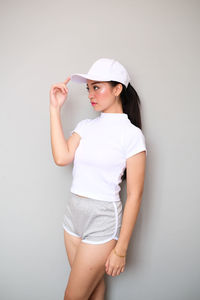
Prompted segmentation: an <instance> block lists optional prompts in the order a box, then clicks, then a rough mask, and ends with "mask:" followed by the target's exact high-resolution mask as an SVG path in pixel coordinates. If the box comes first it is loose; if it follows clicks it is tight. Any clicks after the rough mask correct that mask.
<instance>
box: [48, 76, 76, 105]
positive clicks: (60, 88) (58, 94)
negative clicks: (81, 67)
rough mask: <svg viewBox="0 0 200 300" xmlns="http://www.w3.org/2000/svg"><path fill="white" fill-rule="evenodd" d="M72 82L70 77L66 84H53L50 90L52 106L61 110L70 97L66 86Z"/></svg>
mask: <svg viewBox="0 0 200 300" xmlns="http://www.w3.org/2000/svg"><path fill="white" fill-rule="evenodd" d="M70 80H71V78H70V76H69V77H67V79H66V80H65V81H64V82H60V83H57V84H53V85H52V86H51V89H50V106H53V107H55V108H58V109H60V108H61V106H62V105H63V103H64V102H65V100H66V99H67V95H68V88H67V87H66V84H67V83H68V82H69V81H70Z"/></svg>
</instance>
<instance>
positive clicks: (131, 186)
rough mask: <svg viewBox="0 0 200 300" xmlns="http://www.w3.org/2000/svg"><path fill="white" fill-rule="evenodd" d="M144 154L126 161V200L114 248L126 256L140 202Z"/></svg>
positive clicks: (141, 153) (144, 162) (143, 173)
mask: <svg viewBox="0 0 200 300" xmlns="http://www.w3.org/2000/svg"><path fill="white" fill-rule="evenodd" d="M145 164H146V153H145V151H143V152H140V153H138V154H136V155H134V156H132V157H130V158H129V159H127V167H126V176H127V178H126V181H127V200H126V202H125V206H124V213H123V218H122V226H121V230H120V235H119V239H118V241H117V244H116V246H115V249H116V252H117V253H119V254H120V255H126V252H127V249H128V245H129V242H130V239H131V235H132V232H133V229H134V226H135V223H136V219H137V215H138V212H139V209H140V204H141V200H142V194H143V187H144V177H145Z"/></svg>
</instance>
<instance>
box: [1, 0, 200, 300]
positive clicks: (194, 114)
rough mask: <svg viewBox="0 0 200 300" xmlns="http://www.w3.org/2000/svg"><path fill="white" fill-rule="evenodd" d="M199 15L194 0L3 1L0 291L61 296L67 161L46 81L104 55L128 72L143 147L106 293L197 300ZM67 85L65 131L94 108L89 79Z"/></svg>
mask: <svg viewBox="0 0 200 300" xmlns="http://www.w3.org/2000/svg"><path fill="white" fill-rule="evenodd" d="M199 25H200V1H195V0H187V1H186V0H183V1H181V0H179V1H178V0H168V1H162V0H161V1H159V0H147V1H145V0H137V1H134V0H124V1H116V0H115V1H113V0H112V1H105V0H101V1H94V0H93V1H89V0H85V1H64V0H62V1H47V0H40V1H39V0H35V1H25V0H24V1H22V0H21V1H20V0H19V1H14V0H12V1H11V0H10V1H9V0H7V1H5V0H4V1H1V2H0V28H1V29H0V31H1V33H0V34H1V36H0V41H1V46H0V51H1V56H0V73H1V74H0V97H1V99H0V103H1V106H0V107H1V109H0V242H1V245H0V278H1V280H0V299H2V300H14V299H15V300H16V299H20V300H27V299H29V300H35V299H38V300H43V299H48V300H55V299H60V300H61V299H63V295H64V290H65V287H66V284H67V279H68V275H69V272H70V268H69V264H68V261H67V256H66V253H65V248H64V241H63V229H62V220H63V214H64V210H65V205H66V202H67V198H68V195H69V193H70V192H69V189H70V186H71V180H72V174H71V172H72V164H71V165H70V166H66V167H58V166H56V165H55V163H54V162H53V157H52V153H51V145H50V119H49V89H50V86H51V85H52V84H53V83H57V82H59V81H63V80H64V79H66V78H67V76H69V75H70V74H72V73H75V72H78V73H85V72H87V71H88V69H89V67H90V66H91V64H92V63H93V62H94V61H95V60H97V59H98V58H100V57H109V58H115V59H117V60H119V61H120V62H121V63H122V64H123V65H124V66H125V67H126V68H127V70H128V72H129V73H130V75H131V78H132V84H133V85H134V86H135V88H136V90H137V91H138V93H139V95H140V97H141V101H142V112H141V113H142V119H143V133H144V135H145V137H146V142H147V147H148V161H147V169H146V170H147V172H146V177H145V178H146V179H145V187H144V194H143V201H142V206H141V209H140V213H139V215H138V219H137V223H136V226H135V228H134V232H133V236H132V239H131V242H130V245H129V249H128V258H127V265H126V270H125V272H124V273H123V274H121V275H120V276H117V277H110V276H107V277H106V279H107V286H108V287H107V297H106V299H109V300H121V299H126V300H132V299H135V300H146V299H148V300H161V299H162V300H169V299H170V300H188V299H190V300H197V299H199V295H200V287H199V275H200V274H199V273H200V272H199V270H200V269H199V267H200V266H199V265H200V262H199V251H200V249H199V248H200V247H199V244H200V243H199V230H198V229H199V208H200V204H199V200H200V197H199V196H200V195H199V194H200V193H199V150H200V143H199V96H200V91H199V79H200V76H199V75H200V71H199V70H200V64H199V53H200V35H199V29H200V28H199V27H200V26H199ZM69 89H70V92H69V97H68V100H67V102H66V103H65V104H64V107H63V109H62V120H63V128H64V132H65V136H66V138H67V137H68V136H69V132H70V130H72V129H73V128H74V126H75V125H76V123H77V122H78V121H79V120H81V119H82V118H86V117H95V116H96V115H97V114H98V113H96V112H95V111H94V110H93V108H92V107H91V106H90V104H89V99H88V98H87V93H86V90H85V86H84V85H78V84H76V83H72V82H70V83H69ZM121 197H122V199H123V202H125V197H126V190H125V185H122V193H121Z"/></svg>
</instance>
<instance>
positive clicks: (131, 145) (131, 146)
mask: <svg viewBox="0 0 200 300" xmlns="http://www.w3.org/2000/svg"><path fill="white" fill-rule="evenodd" d="M125 144H126V149H125V157H126V159H127V158H129V157H131V156H132V155H134V154H137V153H139V152H142V151H146V156H147V148H146V141H145V137H144V134H143V132H142V130H141V129H140V128H139V127H137V128H136V127H135V128H133V129H132V130H130V131H128V132H127V135H126V143H125Z"/></svg>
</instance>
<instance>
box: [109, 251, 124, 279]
mask: <svg viewBox="0 0 200 300" xmlns="http://www.w3.org/2000/svg"><path fill="white" fill-rule="evenodd" d="M125 264H126V256H125V257H120V256H117V255H116V254H115V252H114V249H112V251H111V252H110V254H109V256H108V258H107V260H106V263H105V268H106V273H107V274H108V275H110V276H116V275H120V273H121V272H124V269H125Z"/></svg>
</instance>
